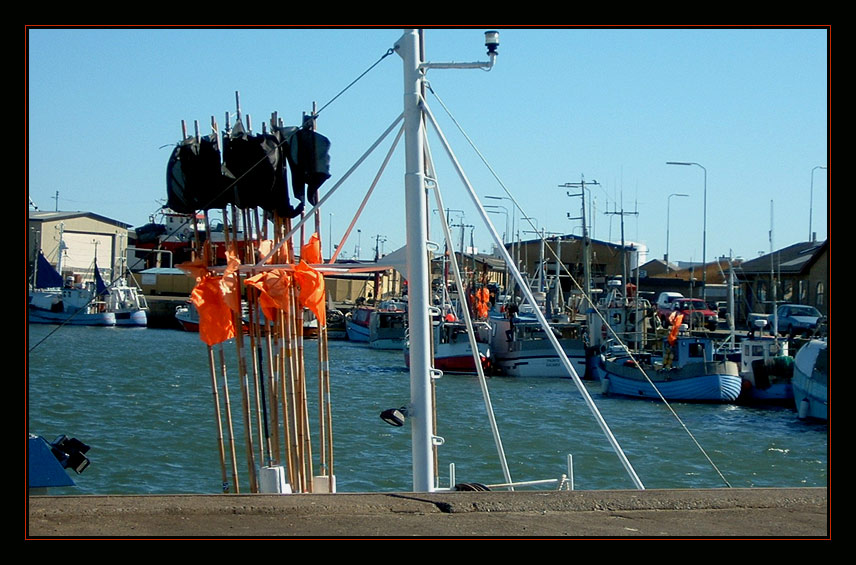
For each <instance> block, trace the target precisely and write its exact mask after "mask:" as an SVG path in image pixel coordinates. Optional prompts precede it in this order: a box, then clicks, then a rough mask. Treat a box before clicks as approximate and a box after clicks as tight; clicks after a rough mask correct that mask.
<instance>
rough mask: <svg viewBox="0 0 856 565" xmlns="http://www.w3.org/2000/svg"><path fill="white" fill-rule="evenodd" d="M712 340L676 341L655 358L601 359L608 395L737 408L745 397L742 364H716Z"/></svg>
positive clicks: (599, 372)
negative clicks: (726, 404)
mask: <svg viewBox="0 0 856 565" xmlns="http://www.w3.org/2000/svg"><path fill="white" fill-rule="evenodd" d="M713 354H714V344H713V341H712V340H711V339H708V338H700V337H692V336H677V338H676V339H675V340H674V343H671V344H670V343H669V342H668V341H667V342H666V343H664V345H663V353H662V355H659V356H658V355H654V354H651V353H642V352H639V353H634V354H633V355H632V356H631V355H629V354H626V353H625V354H618V355H609V354H602V355H600V356H599V357H598V358H597V359H596V360H595V362H594V363H593V368H594V372H595V375H596V376H597V378H598V379H600V381H601V388H602V391H603V392H604V394H617V395H622V396H629V397H634V398H650V399H664V400H667V401H673V400H677V401H684V402H734V401H736V400H737V398H738V397H739V396H740V391H741V383H742V380H741V378H740V374H739V370H738V367H737V364H736V363H734V362H733V361H716V360H714V358H713Z"/></svg>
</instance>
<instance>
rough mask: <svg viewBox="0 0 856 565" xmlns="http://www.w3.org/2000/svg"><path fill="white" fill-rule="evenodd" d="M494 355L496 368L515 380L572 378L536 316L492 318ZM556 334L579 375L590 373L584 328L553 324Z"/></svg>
mask: <svg viewBox="0 0 856 565" xmlns="http://www.w3.org/2000/svg"><path fill="white" fill-rule="evenodd" d="M490 324H491V328H492V330H491V352H492V353H493V358H494V364H495V366H496V368H497V369H498V370H499V371H500V372H501V373H502V374H504V375H508V376H512V377H551V378H556V377H559V378H570V377H571V375H570V374H569V372H568V371H567V369H566V368H565V366H564V365H563V364H562V361H561V359H560V358H559V355H558V353H557V352H556V350H555V349H554V348H553V345H552V344H551V343H550V341H549V340H548V339H547V333H546V331H545V330H544V327H543V326H542V325H541V323H540V322H539V321H538V320H537V319H536V318H535V317H532V316H527V315H523V316H520V317H515V318H514V319H512V318H509V317H501V316H492V317H491V318H490ZM549 327H550V330H551V331H552V332H553V333H554V335H555V336H556V338H557V339H558V341H559V344H560V345H561V347H562V349H563V350H564V352H565V354H566V355H567V357H568V359H569V360H570V362H571V363H572V364H573V367H574V370H576V372H577V375H578V376H580V377H582V376H583V375H584V374H585V370H586V348H585V343H584V339H583V327H582V324H579V323H576V322H552V323H551V324H550V326H549Z"/></svg>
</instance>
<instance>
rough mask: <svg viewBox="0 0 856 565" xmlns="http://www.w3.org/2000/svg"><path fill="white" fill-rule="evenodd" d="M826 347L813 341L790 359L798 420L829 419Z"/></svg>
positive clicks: (817, 340) (827, 350)
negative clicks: (792, 366) (792, 365)
mask: <svg viewBox="0 0 856 565" xmlns="http://www.w3.org/2000/svg"><path fill="white" fill-rule="evenodd" d="M829 357H830V355H829V344H828V343H827V342H826V341H825V340H820V339H813V340H811V341H809V342H808V343H806V344H805V345H803V346H802V347H801V348H800V350H799V351H797V354H796V356H795V357H794V378H793V391H794V402H795V403H796V409H797V415H798V416H799V417H800V419H807V418H810V419H813V420H828V419H829V396H828V394H829V393H828V386H829Z"/></svg>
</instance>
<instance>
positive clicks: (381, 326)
mask: <svg viewBox="0 0 856 565" xmlns="http://www.w3.org/2000/svg"><path fill="white" fill-rule="evenodd" d="M406 333H407V312H406V311H405V310H404V309H403V308H400V309H399V308H397V307H393V306H388V307H384V306H381V307H380V308H377V309H375V310H373V311H372V313H371V316H370V317H369V347H371V348H372V349H397V350H401V349H404V341H405V334H406Z"/></svg>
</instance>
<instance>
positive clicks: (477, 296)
mask: <svg viewBox="0 0 856 565" xmlns="http://www.w3.org/2000/svg"><path fill="white" fill-rule="evenodd" d="M472 304H473V313H474V314H475V316H476V318H479V319H484V318H487V315H488V311H489V310H490V291H489V290H488V289H487V287H481V288H480V289H478V290H476V291H475V292H474V293H473V295H472Z"/></svg>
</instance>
